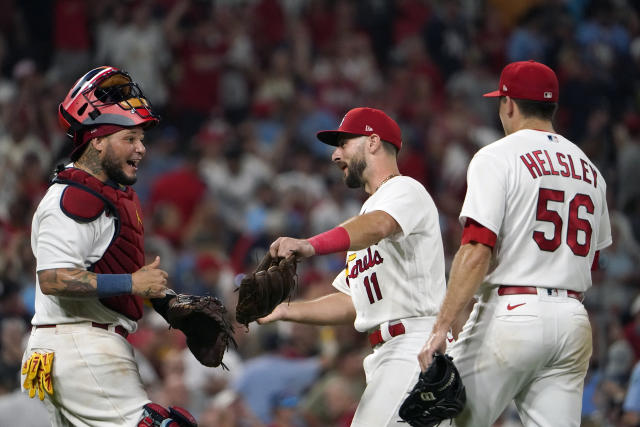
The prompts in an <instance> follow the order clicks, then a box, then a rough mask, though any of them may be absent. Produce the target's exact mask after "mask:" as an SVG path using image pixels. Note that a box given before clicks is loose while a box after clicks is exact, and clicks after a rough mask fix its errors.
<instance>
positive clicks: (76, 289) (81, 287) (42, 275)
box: [38, 268, 98, 297]
mask: <svg viewBox="0 0 640 427" xmlns="http://www.w3.org/2000/svg"><path fill="white" fill-rule="evenodd" d="M38 282H39V283H40V290H41V291H42V293H43V294H45V295H57V296H67V297H89V296H96V295H98V291H97V282H98V281H97V275H96V273H92V272H91V271H87V270H81V269H79V268H54V269H51V270H42V271H38Z"/></svg>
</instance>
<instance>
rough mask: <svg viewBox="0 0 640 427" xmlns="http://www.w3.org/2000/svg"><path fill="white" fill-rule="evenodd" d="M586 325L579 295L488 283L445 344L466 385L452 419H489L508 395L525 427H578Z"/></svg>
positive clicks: (476, 423) (475, 424)
mask: <svg viewBox="0 0 640 427" xmlns="http://www.w3.org/2000/svg"><path fill="white" fill-rule="evenodd" d="M591 351H592V348H591V325H590V323H589V319H588V317H587V311H586V310H585V308H584V306H583V305H582V303H581V302H580V301H578V300H577V299H575V298H571V297H568V296H567V295H566V291H565V292H560V293H559V295H555V296H550V295H548V293H547V292H546V290H545V289H543V288H539V289H538V294H537V295H536V294H534V295H503V296H499V295H498V293H497V288H487V289H486V290H485V291H484V292H483V293H482V295H481V297H480V300H479V302H478V303H477V304H476V305H475V307H474V308H473V311H472V313H471V315H470V317H469V320H468V321H467V323H466V324H465V326H464V328H463V330H462V332H461V333H460V336H459V337H458V341H456V342H455V343H453V344H452V345H450V346H449V348H448V351H447V352H448V353H449V354H450V355H451V356H452V357H453V359H454V363H455V364H456V366H457V367H458V370H459V371H460V374H461V376H462V381H463V383H464V385H465V387H466V390H467V406H466V408H465V410H464V412H463V413H462V414H461V415H460V416H459V417H458V418H456V420H455V424H456V425H457V426H465V427H482V426H491V425H492V424H493V422H494V421H495V420H496V419H497V418H498V417H499V416H500V414H501V413H502V412H503V411H504V409H505V408H506V407H507V405H508V404H509V403H510V402H511V400H514V401H515V404H516V407H517V409H518V413H519V415H520V418H521V420H522V422H523V424H524V425H525V426H540V427H557V426H563V427H572V426H575V427H578V426H579V425H580V413H581V408H582V390H583V386H584V377H585V375H586V372H587V368H588V364H589V358H590V357H591Z"/></svg>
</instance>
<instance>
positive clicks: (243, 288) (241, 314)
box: [236, 252, 296, 326]
mask: <svg viewBox="0 0 640 427" xmlns="http://www.w3.org/2000/svg"><path fill="white" fill-rule="evenodd" d="M295 286H296V258H295V256H294V255H291V256H289V257H287V258H282V257H278V258H273V257H272V256H271V255H270V254H269V252H267V254H266V255H265V256H264V257H263V258H262V260H261V261H260V263H259V264H258V266H257V267H256V269H255V271H254V272H253V273H251V274H247V275H246V276H245V277H244V278H243V279H242V282H241V283H240V288H239V293H240V294H239V296H238V305H237V306H236V320H237V321H238V323H241V324H243V325H245V326H247V325H249V323H251V322H253V321H254V320H257V319H259V318H261V317H264V316H266V315H267V314H269V313H271V312H272V311H273V309H274V308H275V307H276V306H277V305H278V304H280V303H281V302H282V301H284V300H285V299H287V298H289V296H290V295H291V292H292V291H293V288H295Z"/></svg>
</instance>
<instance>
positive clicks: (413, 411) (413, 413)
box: [400, 353, 467, 427]
mask: <svg viewBox="0 0 640 427" xmlns="http://www.w3.org/2000/svg"><path fill="white" fill-rule="evenodd" d="M466 402H467V395H466V392H465V389H464V385H463V384H462V379H461V378H460V374H459V373H458V370H457V369H456V366H455V365H454V364H453V359H452V358H451V356H449V355H447V354H444V355H443V354H438V353H436V354H435V355H434V356H433V362H432V363H431V365H429V368H428V369H427V370H426V371H425V372H421V373H420V377H419V378H418V382H417V383H416V385H415V386H413V389H412V390H411V391H410V392H409V396H407V398H406V399H405V400H404V402H403V403H402V405H401V406H400V418H402V419H403V420H405V421H406V422H408V423H409V425H411V426H412V427H432V426H435V425H437V424H439V423H440V422H441V421H443V420H447V419H450V418H455V417H456V416H457V415H458V414H460V412H462V410H463V409H464V405H465V403H466Z"/></svg>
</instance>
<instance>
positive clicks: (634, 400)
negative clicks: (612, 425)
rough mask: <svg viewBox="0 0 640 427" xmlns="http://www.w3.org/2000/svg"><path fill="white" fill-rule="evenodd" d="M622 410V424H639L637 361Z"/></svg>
mask: <svg viewBox="0 0 640 427" xmlns="http://www.w3.org/2000/svg"><path fill="white" fill-rule="evenodd" d="M622 410H623V411H624V415H623V416H622V425H623V426H637V425H640V362H637V363H636V365H635V366H634V368H633V372H632V374H631V379H630V380H629V387H628V388H627V394H626V396H625V398H624V404H623V405H622Z"/></svg>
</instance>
